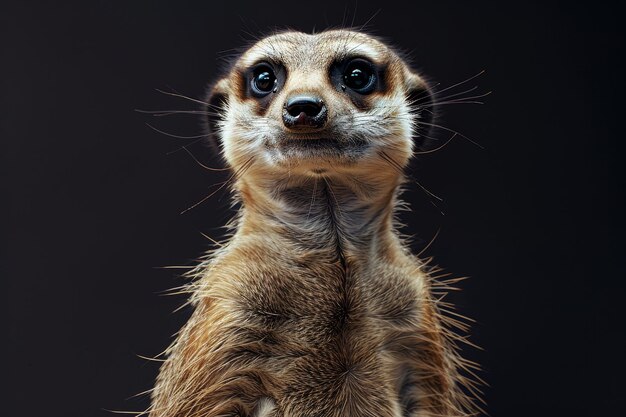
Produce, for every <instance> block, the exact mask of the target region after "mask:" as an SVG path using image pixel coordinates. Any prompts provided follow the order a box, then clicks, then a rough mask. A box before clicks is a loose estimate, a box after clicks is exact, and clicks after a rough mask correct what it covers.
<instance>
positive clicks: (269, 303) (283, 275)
mask: <svg viewBox="0 0 626 417" xmlns="http://www.w3.org/2000/svg"><path fill="white" fill-rule="evenodd" d="M279 256H280V255H278V254H277V257H279ZM318 260H319V262H316V263H305V264H300V265H292V267H290V268H288V269H284V268H276V265H274V264H272V262H268V263H265V264H262V263H257V264H255V265H254V267H249V268H248V271H249V273H248V274H247V276H246V277H245V279H243V281H244V282H245V283H246V285H238V286H237V291H235V292H234V293H232V292H231V293H232V294H234V298H233V299H232V300H230V301H229V303H230V307H229V308H231V309H232V317H237V320H235V321H233V323H234V324H235V325H236V326H237V332H236V334H237V337H238V339H239V340H240V341H241V343H240V344H239V348H237V344H234V345H232V348H233V349H234V352H236V351H239V354H238V355H239V357H240V358H243V357H245V358H247V359H246V360H247V361H254V362H255V363H256V364H257V367H256V368H255V369H263V370H264V372H265V373H267V374H268V375H269V377H268V378H269V379H271V380H273V381H275V383H274V385H273V386H274V387H273V389H271V390H270V391H272V392H268V394H267V395H268V397H270V398H272V399H273V401H275V402H276V404H278V405H277V407H278V408H280V409H282V410H283V413H284V415H291V414H290V411H289V410H302V409H310V410H317V411H318V412H322V411H324V410H325V412H327V413H328V414H327V415H346V416H348V415H354V414H355V413H357V414H358V412H359V410H363V409H364V408H367V409H368V410H369V412H371V413H373V414H374V415H379V416H389V417H397V416H400V415H402V413H401V411H400V410H401V408H402V404H401V402H400V400H399V399H398V398H399V391H400V390H401V389H402V388H401V387H400V385H401V380H402V378H403V376H402V375H403V373H404V368H403V365H402V360H401V352H400V350H399V348H398V346H397V344H398V343H399V344H400V345H402V344H403V343H406V339H405V340H404V341H403V340H402V338H398V336H399V335H402V334H414V333H415V325H416V322H417V320H418V316H419V312H418V300H417V298H416V293H415V291H414V289H413V288H412V287H411V285H410V283H409V281H407V280H406V278H403V277H400V276H396V275H394V274H389V273H388V272H387V274H386V275H385V273H384V272H381V270H378V269H372V268H367V267H365V266H363V265H360V264H357V263H354V262H350V261H349V260H347V261H345V262H344V263H342V262H340V261H339V260H336V259H335V260H331V261H329V262H325V261H328V260H327V259H324V257H319V258H318ZM278 262H280V259H278ZM283 265H284V264H283ZM386 271H389V268H387V269H386ZM241 281H242V280H241V277H240V278H239V279H238V282H241ZM235 355H237V354H236V353H235ZM399 381H400V382H399ZM312 402H314V403H312ZM338 410H343V411H341V412H340V411H338Z"/></svg>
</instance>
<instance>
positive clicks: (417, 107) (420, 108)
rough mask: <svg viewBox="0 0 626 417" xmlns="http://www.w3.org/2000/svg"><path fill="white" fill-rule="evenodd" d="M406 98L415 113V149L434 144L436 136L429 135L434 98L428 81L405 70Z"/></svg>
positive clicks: (434, 114)
mask: <svg viewBox="0 0 626 417" xmlns="http://www.w3.org/2000/svg"><path fill="white" fill-rule="evenodd" d="M405 79H406V92H407V99H408V102H409V103H410V105H411V108H412V111H413V113H414V114H415V115H416V116H415V117H416V127H415V131H414V133H415V138H414V139H415V141H416V145H417V149H420V150H425V149H429V148H430V147H432V146H436V138H433V137H432V136H431V131H432V124H433V121H434V120H435V117H436V111H435V106H434V104H435V100H434V96H433V93H432V90H431V89H430V88H429V86H428V83H427V82H426V81H425V80H424V79H423V78H422V77H420V76H419V75H417V74H416V73H414V72H411V71H409V70H407V71H406V78H405Z"/></svg>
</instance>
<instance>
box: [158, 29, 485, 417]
mask: <svg viewBox="0 0 626 417" xmlns="http://www.w3.org/2000/svg"><path fill="white" fill-rule="evenodd" d="M359 48H366V49H365V50H364V51H361V52H358V54H359V55H360V56H361V55H366V56H367V57H368V58H369V59H371V60H372V61H374V62H376V63H380V64H381V65H384V66H385V75H384V77H385V79H384V80H383V81H384V83H382V85H383V86H384V88H383V89H382V91H376V92H375V93H374V94H372V95H370V96H366V97H362V98H361V97H357V98H356V100H357V101H359V103H355V102H354V101H355V99H353V98H351V97H348V96H347V94H346V93H344V92H343V91H342V90H341V88H337V86H335V85H333V84H332V83H331V82H330V81H329V80H328V76H327V73H328V71H327V68H328V65H331V64H330V63H331V62H334V61H333V60H337V59H340V58H343V57H345V56H347V55H349V54H351V53H352V52H353V51H359ZM261 57H262V58H261ZM270 57H271V59H272V60H275V61H280V62H281V63H282V64H283V65H285V67H286V68H287V71H288V76H287V79H286V82H285V83H284V85H282V86H281V91H279V92H277V93H276V94H275V95H274V96H271V97H270V99H269V100H270V101H268V102H266V104H265V105H266V108H265V112H264V114H263V115H259V114H258V113H257V110H255V107H256V106H258V105H259V104H258V103H256V102H255V100H253V99H250V98H249V97H246V96H245V92H244V90H245V88H246V85H245V80H242V77H243V76H244V74H245V73H246V69H247V67H248V66H250V65H252V64H254V63H255V62H257V61H258V60H259V59H264V60H269V59H270ZM231 86H232V87H231ZM381 88H382V87H381ZM424 88H425V84H424V83H423V81H421V78H420V77H419V76H417V75H416V74H414V73H413V72H411V71H410V70H409V69H408V68H407V67H406V65H405V64H404V63H403V62H402V60H401V59H400V58H399V57H398V56H397V55H396V54H394V53H393V52H392V51H391V50H390V49H389V48H387V47H386V46H385V45H384V44H382V43H381V42H379V41H377V40H376V39H374V38H372V37H369V36H367V35H363V34H361V33H357V32H349V31H330V32H324V33H322V34H320V35H305V34H300V33H295V32H288V33H284V34H279V35H276V36H274V37H270V38H266V39H264V40H261V41H260V42H259V43H258V44H257V45H255V46H253V47H252V48H251V49H250V50H249V51H247V52H246V53H244V55H243V56H242V57H241V58H240V59H239V61H238V62H237V63H236V65H235V68H234V69H233V71H232V72H231V73H230V75H229V76H228V77H226V78H225V79H224V80H222V81H220V82H219V83H218V84H217V85H216V87H215V90H214V95H215V94H219V95H220V96H221V97H222V100H223V101H224V107H221V108H220V109H216V110H217V111H218V112H219V115H220V117H221V120H220V121H219V122H218V125H219V129H220V132H219V136H220V139H221V141H222V146H223V149H224V155H225V158H226V160H227V161H228V163H229V164H230V165H231V167H232V168H233V170H234V173H235V174H234V176H235V184H234V192H235V195H236V197H237V198H238V199H239V200H240V201H241V203H242V209H241V212H240V213H239V216H238V218H237V220H236V222H235V232H234V235H233V236H232V238H231V239H230V240H229V241H228V242H227V243H226V244H224V245H223V246H222V247H220V248H219V249H218V250H217V251H216V252H215V253H214V254H213V255H212V256H211V257H210V259H209V260H208V261H206V262H204V263H203V264H202V265H200V266H199V267H198V268H197V270H196V277H197V279H196V280H195V281H194V283H193V284H192V286H191V288H190V291H191V292H192V294H193V295H192V299H191V300H192V303H193V305H194V307H195V311H194V313H193V315H192V317H191V319H190V320H189V322H188V323H187V324H186V325H185V327H184V328H183V329H182V330H181V331H180V333H179V335H178V336H177V338H176V341H175V342H174V344H173V345H172V346H171V347H170V348H169V350H168V352H167V360H166V362H165V363H164V364H163V366H162V368H161V371H160V374H159V377H158V381H157V384H156V387H155V389H154V391H153V404H152V406H151V408H150V410H149V413H150V415H151V416H152V417H183V416H187V417H200V416H202V417H213V416H242V417H247V416H250V417H267V416H275V417H283V416H284V417H309V416H310V417H312V416H328V417H356V416H371V417H401V416H402V417H405V416H406V417H409V416H420V417H421V416H423V417H426V416H464V415H468V414H471V413H473V412H474V410H475V409H474V407H473V406H472V402H471V400H470V399H468V397H467V396H466V395H465V394H464V393H463V389H462V386H464V385H465V386H466V388H465V389H466V390H469V391H473V389H474V383H473V382H471V381H469V380H468V379H466V378H465V377H463V376H461V370H462V369H466V370H469V368H472V366H473V364H471V363H469V362H467V361H464V360H462V359H461V358H460V357H459V356H458V355H457V353H456V345H455V343H456V341H457V340H459V338H458V337H457V336H455V335H454V333H452V332H451V331H449V330H448V328H447V327H446V326H445V325H446V324H452V325H455V324H456V325H457V326H460V327H461V328H463V325H462V324H461V323H460V322H459V321H457V320H456V319H454V318H451V317H446V316H445V315H443V314H442V310H444V307H445V305H444V304H443V303H441V302H439V301H438V299H437V295H435V294H436V293H437V291H441V290H445V287H446V284H445V283H441V282H437V281H435V278H434V277H433V276H432V275H429V272H428V270H429V268H428V267H427V265H426V264H425V262H423V261H420V260H419V259H418V258H416V257H415V256H413V255H411V254H410V253H409V251H408V250H407V248H406V247H405V246H404V243H403V242H402V240H401V239H400V238H399V236H398V234H397V232H396V228H395V225H394V211H395V208H396V207H397V205H398V200H397V195H398V193H399V191H398V190H399V187H400V185H401V184H402V182H403V174H402V168H403V167H404V166H405V165H406V163H407V161H408V159H409V158H410V156H411V153H412V149H413V144H412V143H411V140H412V139H411V137H412V135H413V134H414V133H415V121H416V119H418V117H417V116H415V114H414V113H411V112H406V111H405V110H406V109H405V108H406V107H407V106H409V105H410V103H406V101H407V97H408V95H409V93H411V92H412V90H414V89H422V90H423V89H424ZM311 91H315V92H317V93H318V94H320V95H322V97H323V98H324V101H325V102H326V103H328V106H329V114H330V116H329V119H331V121H335V120H339V118H340V116H342V115H346V114H351V115H352V116H351V117H353V118H354V120H357V121H356V122H354V123H352V124H349V123H348V124H341V125H338V127H337V129H338V130H337V131H339V132H340V133H341V134H344V133H345V132H349V131H351V130H350V129H356V128H357V126H360V125H359V124H358V117H359V116H361V117H368V118H369V119H368V123H370V122H371V120H374V122H376V123H380V124H381V126H382V127H380V128H381V129H382V128H385V129H387V130H386V131H385V132H388V133H385V134H383V135H379V136H376V135H377V133H375V132H373V133H372V134H371V135H369V136H368V132H369V131H364V133H362V135H361V136H360V138H361V139H363V138H365V139H364V140H365V142H366V143H367V144H368V145H367V146H368V147H367V149H370V148H371V147H372V146H378V148H374V149H375V151H369V150H366V151H361V150H359V149H357V150H355V151H352V150H345V151H343V150H342V151H341V152H338V153H337V154H335V153H324V152H322V151H320V153H319V154H317V153H314V154H313V156H310V155H308V154H307V153H306V152H305V151H303V152H300V151H297V152H295V153H290V152H291V151H287V150H286V149H287V147H286V145H284V142H280V141H278V142H271V140H269V139H268V141H266V142H263V147H261V146H260V145H258V146H257V145H256V144H255V142H254V141H253V139H249V140H248V142H246V139H245V138H247V137H248V136H246V135H248V134H249V135H250V138H253V136H254V133H255V131H254V129H255V127H254V126H263V125H262V124H258V120H259V118H261V117H263V118H264V119H263V121H265V122H267V123H268V126H270V123H271V122H272V121H273V120H275V119H279V118H280V110H281V106H282V103H283V102H284V100H285V98H286V97H288V96H289V95H290V94H295V93H298V94H300V93H307V92H311ZM384 100H395V101H389V102H385V103H387V104H386V105H383V104H381V103H383V101H384ZM389 103H391V104H389ZM361 106H364V107H363V108H361ZM393 106H396V107H397V109H396V108H392V107H393ZM387 107H389V108H390V109H386V108H387ZM377 108H378V110H377ZM370 110H371V111H370ZM368 111H370V113H367V114H365V112H368ZM374 111H379V113H373V112H374ZM381 112H385V113H384V117H383V116H381V115H380V114H383V113H381ZM377 118H378V119H377ZM409 119H410V120H409ZM229 123H230V124H229ZM255 123H257V124H255ZM337 123H339V122H337ZM385 123H387V124H385ZM417 124H419V120H417ZM368 126H369V125H368ZM256 128H257V129H258V127H256ZM268 129H269V127H268ZM276 129H278V127H277V128H276ZM281 129H282V127H281ZM368 129H369V127H368ZM342 132H344V133H342ZM281 134H282V133H281ZM345 134H346V135H348V133H345ZM268 137H269V136H268ZM272 137H273V136H272ZM346 138H349V136H346ZM272 140H273V139H272ZM287 140H293V138H291V137H288V138H287ZM304 140H306V139H304ZM342 143H343V142H342ZM345 143H348V139H346V140H345ZM270 145H271V146H270ZM254 146H257V147H254ZM342 146H343V145H342ZM268 149H269V150H268ZM346 149H347V148H346ZM251 150H252V151H251ZM261 152H267V155H269V156H267V155H266V154H264V155H266V157H265V158H261V157H260V155H259V153H261ZM272 152H273V153H272ZM316 152H317V151H316ZM303 155H304V156H303ZM320 172H322V174H320ZM431 269H432V268H431ZM431 274H432V272H431Z"/></svg>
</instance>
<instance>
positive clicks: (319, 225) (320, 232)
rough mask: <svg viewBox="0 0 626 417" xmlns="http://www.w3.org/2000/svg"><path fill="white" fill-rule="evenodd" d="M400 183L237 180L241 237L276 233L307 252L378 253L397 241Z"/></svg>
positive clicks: (351, 179) (321, 179)
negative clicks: (395, 220)
mask: <svg viewBox="0 0 626 417" xmlns="http://www.w3.org/2000/svg"><path fill="white" fill-rule="evenodd" d="M400 182H401V178H399V177H396V178H393V179H392V181H385V182H379V183H376V184H372V183H367V182H363V181H358V180H355V179H354V178H346V177H340V178H332V177H312V178H307V179H306V180H304V181H302V180H300V179H286V180H283V181H268V182H267V183H263V182H260V181H259V182H250V181H239V183H238V189H239V191H240V195H241V198H242V203H243V215H242V219H241V223H240V232H241V233H244V234H246V235H250V234H251V233H261V234H263V235H265V236H267V235H268V234H272V233H275V234H278V235H280V237H283V238H284V237H287V238H289V239H291V240H293V242H294V244H296V245H298V246H300V247H302V246H304V247H310V248H311V249H320V248H324V247H326V248H329V247H333V248H335V249H336V250H337V251H338V253H340V255H341V256H345V255H348V254H355V255H368V256H369V255H371V254H372V253H376V254H380V252H381V251H383V250H384V249H385V248H388V247H389V243H391V242H390V241H393V240H394V239H396V236H395V234H394V233H393V224H392V221H393V209H394V205H395V199H396V194H397V188H398V186H399V184H400Z"/></svg>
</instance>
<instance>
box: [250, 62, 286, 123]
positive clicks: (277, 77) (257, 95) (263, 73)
mask: <svg viewBox="0 0 626 417" xmlns="http://www.w3.org/2000/svg"><path fill="white" fill-rule="evenodd" d="M240 75H241V78H242V85H243V86H244V88H243V91H244V92H245V98H246V99H254V100H255V101H257V102H258V103H259V114H262V113H264V112H265V110H266V109H267V107H268V106H269V104H270V103H271V101H272V99H273V97H274V94H275V93H277V92H278V91H280V89H281V88H282V87H283V86H284V85H285V80H286V79H287V70H286V69H285V67H284V66H283V65H281V64H279V63H276V62H268V61H261V62H258V63H257V64H255V65H252V66H250V67H249V68H248V69H246V70H244V71H242V72H241V74H240Z"/></svg>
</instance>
